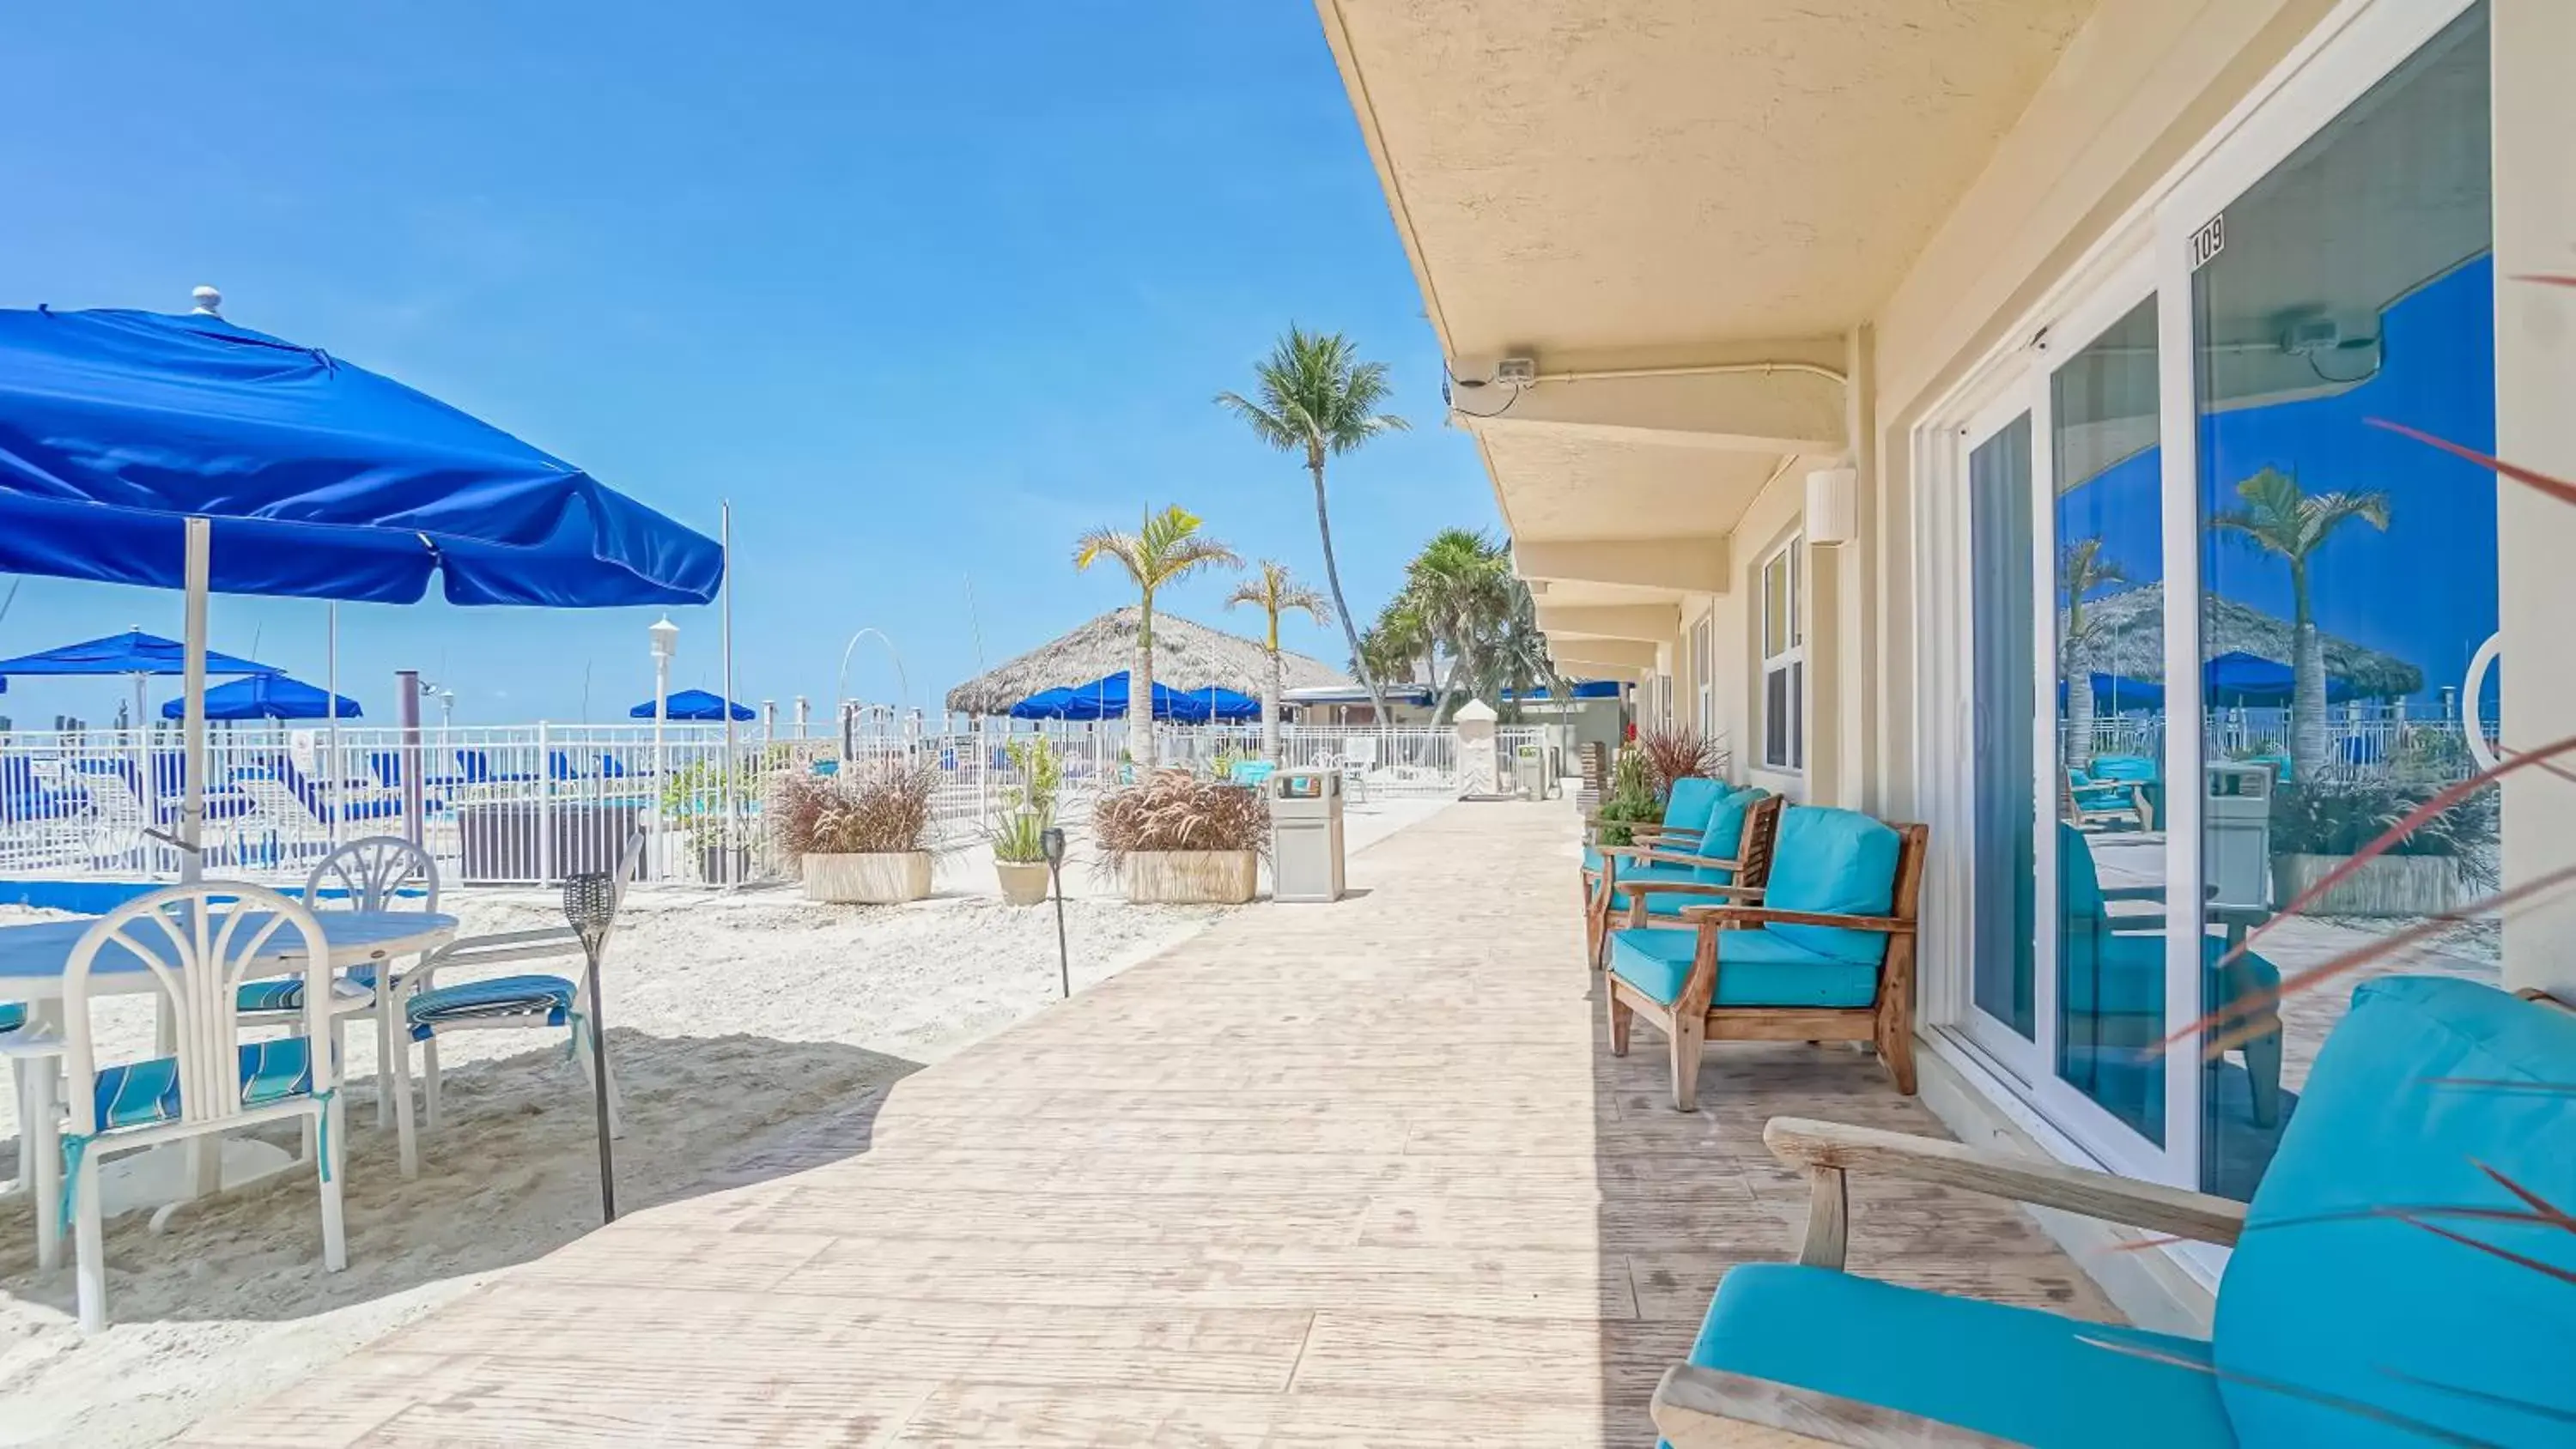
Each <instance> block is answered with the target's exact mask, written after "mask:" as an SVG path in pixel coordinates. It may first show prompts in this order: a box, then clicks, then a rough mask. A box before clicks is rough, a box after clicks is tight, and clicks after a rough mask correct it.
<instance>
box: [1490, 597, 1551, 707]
mask: <svg viewBox="0 0 2576 1449" xmlns="http://www.w3.org/2000/svg"><path fill="white" fill-rule="evenodd" d="M1503 588H1504V594H1505V597H1506V600H1507V602H1506V604H1505V607H1504V609H1503V612H1502V613H1501V615H1500V616H1499V617H1497V618H1496V619H1495V620H1494V621H1493V623H1492V627H1491V629H1490V632H1489V633H1488V635H1487V637H1486V639H1485V641H1484V645H1483V647H1482V649H1481V650H1480V652H1479V655H1478V659H1477V672H1476V687H1475V692H1476V694H1477V695H1478V697H1480V698H1491V699H1502V698H1504V697H1506V695H1507V693H1512V692H1518V691H1523V690H1529V689H1546V690H1548V691H1549V692H1550V695H1551V697H1553V698H1556V699H1564V698H1567V697H1568V696H1567V689H1568V685H1567V682H1566V679H1565V676H1564V675H1563V674H1561V673H1559V672H1558V670H1557V667H1556V660H1555V658H1554V657H1553V656H1551V655H1550V654H1549V653H1548V650H1547V635H1546V633H1545V632H1543V631H1542V630H1540V628H1539V627H1538V599H1537V598H1536V596H1534V595H1532V594H1531V593H1530V587H1529V585H1528V584H1526V583H1523V582H1522V581H1521V580H1520V579H1519V578H1517V577H1510V578H1506V579H1505V580H1504V584H1503ZM1514 715H1515V717H1517V710H1515V711H1514Z"/></svg>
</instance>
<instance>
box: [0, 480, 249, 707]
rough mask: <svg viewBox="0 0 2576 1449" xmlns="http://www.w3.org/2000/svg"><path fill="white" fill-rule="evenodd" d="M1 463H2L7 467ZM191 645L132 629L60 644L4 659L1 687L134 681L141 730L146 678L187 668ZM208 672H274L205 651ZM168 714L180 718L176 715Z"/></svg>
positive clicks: (179, 672)
mask: <svg viewBox="0 0 2576 1449" xmlns="http://www.w3.org/2000/svg"><path fill="white" fill-rule="evenodd" d="M5 466H6V465H5V464H0V467H5ZM187 654H188V646H186V645H185V644H182V643H181V642H179V641H178V640H176V639H164V638H162V637H161V636H160V635H158V634H146V633H144V632H143V631H142V630H140V629H128V630H126V631H125V632H124V633H122V634H110V635H107V636H106V637H105V638H100V639H84V640H82V641H81V642H80V643H78V644H60V645H56V646H55V647H53V648H51V649H45V650H39V651H38V652H36V653H34V654H21V655H19V656H18V657H17V658H15V659H0V687H5V683H6V679H7V676H9V675H12V674H42V675H57V676H93V675H119V676H124V677H126V678H130V679H132V680H133V681H134V727H135V728H136V729H138V730H139V729H141V728H143V681H144V680H146V679H149V678H151V677H152V676H154V675H159V674H185V673H187V672H188V659H187ZM205 672H206V673H208V674H252V675H259V674H275V673H277V672H278V671H277V670H276V669H275V668H274V667H272V666H270V665H266V664H258V663H254V662H253V661H251V660H248V659H236V658H234V657H233V656H231V655H229V654H218V653H216V652H215V651H213V650H211V649H209V650H207V651H206V665H205ZM170 718H173V719H175V718H177V716H176V715H172V716H170Z"/></svg>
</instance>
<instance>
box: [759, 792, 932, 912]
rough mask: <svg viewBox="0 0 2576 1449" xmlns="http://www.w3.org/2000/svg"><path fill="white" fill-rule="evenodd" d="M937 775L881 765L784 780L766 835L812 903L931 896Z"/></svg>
mask: <svg viewBox="0 0 2576 1449" xmlns="http://www.w3.org/2000/svg"><path fill="white" fill-rule="evenodd" d="M938 786H939V773H938V771H937V769H936V768H935V767H933V766H930V765H927V764H912V763H908V762H903V761H893V760H888V761H883V762H879V763H876V764H873V765H870V766H867V767H865V768H849V769H844V770H842V771H841V772H840V773H838V774H834V775H829V776H825V775H786V776H782V777H780V780H779V783H778V785H777V787H776V789H774V790H773V791H772V793H771V807H770V809H769V811H768V817H769V821H770V829H771V832H772V835H773V838H774V839H775V840H776V842H777V845H778V848H779V850H780V851H781V852H782V853H784V854H787V855H790V856H793V857H796V858H797V859H798V860H799V861H800V862H801V864H802V867H803V874H804V877H805V898H806V899H807V900H812V901H833V902H840V903H851V902H855V903H860V904H866V905H894V904H898V903H900V902H903V901H917V900H920V899H921V898H923V897H924V896H927V895H929V894H930V804H931V797H932V794H933V793H934V792H935V791H936V790H937V789H938Z"/></svg>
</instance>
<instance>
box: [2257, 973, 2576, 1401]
mask: <svg viewBox="0 0 2576 1449" xmlns="http://www.w3.org/2000/svg"><path fill="white" fill-rule="evenodd" d="M2571 1083H2576V1017H2570V1016H2568V1015H2566V1014H2565V1013H2562V1012H2559V1011H2557V1010H2554V1009H2552V1008H2550V1007H2547V1006H2542V1005H2538V1004H2535V1003H2532V1002H2527V1001H2521V1000H2517V999H2515V998H2514V997H2513V996H2511V995H2509V994H2507V993H2505V992H2502V991H2499V990H2497V989H2495V988H2494V987H2491V986H2484V985H2480V984H2477V983H2475V982H2470V981H2463V980H2456V979H2449V978H2436V977H2421V976H2397V977H2388V978H2385V979H2382V980H2378V981H2372V982H2367V983H2365V984H2363V985H2362V986H2361V987H2360V989H2358V990H2357V991H2355V992H2354V993H2353V1004H2352V1012H2351V1015H2349V1016H2347V1017H2346V1018H2345V1019H2344V1021H2343V1023H2342V1024H2341V1025H2339V1026H2337V1027H2336V1028H2335V1029H2334V1031H2333V1032H2332V1033H2331V1034H2330V1035H2329V1036H2328V1037H2327V1039H2326V1043H2325V1046H2324V1047H2323V1049H2321V1050H2320V1051H2319V1052H2318V1054H2317V1060H2316V1065H2315V1067H2314V1068H2313V1069H2312V1070H2311V1071H2310V1073H2309V1075H2308V1083H2307V1088H2306V1090H2305V1091H2304V1092H2303V1093H2302V1094H2301V1096H2300V1100H2299V1105H2298V1109H2297V1111H2296V1112H2294V1113H2293V1114H2292V1115H2291V1118H2290V1125H2289V1127H2288V1129H2287V1130H2286V1131H2285V1132H2284V1133H2283V1135H2282V1140H2281V1147H2280V1151H2279V1154H2278V1155H2277V1156H2276V1157H2275V1158H2274V1159H2273V1161H2272V1165H2271V1168H2270V1170H2269V1171H2267V1172H2266V1173H2265V1174H2264V1175H2263V1183H2262V1186H2261V1187H2259V1188H2257V1189H2256V1190H2255V1194H2254V1201H2253V1204H2252V1206H2251V1207H2250V1209H2249V1210H2248V1214H2247V1229H2246V1232H2245V1235H2244V1237H2243V1238H2242V1240H2241V1241H2240V1242H2239V1243H2238V1245H2237V1248H2236V1252H2235V1255H2234V1257H2233V1258H2232V1259H2231V1260H2230V1261H2229V1263H2228V1265H2227V1276H2226V1279H2225V1281H2224V1283H2223V1284H2222V1285H2221V1288H2220V1292H2219V1297H2218V1314H2217V1320H2216V1328H2217V1332H2216V1335H2215V1338H2214V1341H2213V1354H2212V1357H2213V1359H2214V1360H2215V1362H2216V1364H2217V1366H2218V1368H2219V1370H2220V1372H2221V1373H2222V1374H2223V1375H2225V1376H2226V1377H2225V1378H2223V1379H2222V1380H2221V1382H2220V1384H2219V1393H2220V1394H2221V1395H2222V1396H2223V1397H2224V1398H2225V1399H2226V1401H2227V1411H2228V1417H2229V1418H2230V1420H2231V1421H2233V1422H2234V1424H2235V1426H2236V1434H2237V1438H2238V1439H2239V1440H2240V1441H2241V1442H2242V1443H2244V1444H2245V1445H2247V1446H2249V1449H2289V1446H2293V1445H2297V1446H2305V1445H2316V1444H2331V1445H2335V1446H2338V1449H2395V1446H2399V1445H2405V1446H2410V1449H2413V1446H2421V1445H2424V1444H2427V1443H2431V1442H2435V1441H2434V1440H2433V1439H2431V1438H2428V1437H2426V1436H2425V1435H2423V1434H2421V1433H2418V1432H2414V1431H2412V1430H2410V1429H2409V1428H2407V1427H2406V1423H2407V1422H2408V1421H2411V1422H2412V1423H2415V1424H2419V1425H2438V1426H2439V1427H2440V1428H2441V1429H2442V1430H2443V1431H2444V1432H2445V1434H2446V1435H2448V1436H2450V1437H2447V1438H2444V1439H2443V1440H2442V1441H2441V1442H2446V1443H2490V1444H2504V1445H2538V1444H2568V1443H2576V1368H2571V1361H2570V1358H2569V1352H2568V1350H2569V1345H2571V1344H2576V1283H2571V1282H2570V1280H2569V1279H2568V1278H2567V1277H2565V1276H2556V1277H2553V1276H2551V1275H2552V1274H2553V1273H2555V1274H2559V1275H2567V1274H2576V1233H2570V1232H2568V1231H2566V1230H2565V1229H2564V1228H2560V1227H2551V1226H2540V1225H2535V1224H2533V1223H2532V1222H2530V1221H2529V1220H2528V1215H2529V1214H2531V1213H2532V1212H2533V1211H2534V1209H2533V1206H2532V1204H2531V1203H2528V1202H2525V1201H2522V1200H2521V1199H2519V1198H2517V1197H2516V1196H2515V1195H2514V1194H2513V1193H2512V1192H2511V1191H2510V1190H2508V1189H2507V1188H2506V1186H2505V1185H2504V1184H2505V1182H2506V1181H2510V1182H2512V1183H2513V1184H2515V1185H2516V1186H2518V1187H2520V1188H2522V1189H2524V1190H2525V1191H2527V1192H2529V1193H2531V1194H2533V1195H2534V1196H2535V1197H2537V1198H2538V1199H2539V1200H2541V1201H2543V1202H2546V1203H2549V1204H2551V1205H2553V1206H2554V1207H2555V1208H2556V1209H2557V1210H2558V1211H2561V1212H2564V1211H2567V1210H2570V1209H2576V1091H2571V1090H2570V1084H2571ZM2392 1208H2429V1209H2432V1210H2433V1211H2432V1212H2429V1213H2421V1214H2414V1215H2410V1216H2412V1217H2413V1218H2414V1220H2413V1221H2409V1220H2408V1218H2407V1217H2401V1216H2397V1215H2394V1214H2392V1213H2390V1212H2389V1211H2388V1210H2389V1209H2392ZM2445 1210H2449V1211H2445ZM2473 1213H2496V1214H2507V1215H2524V1216H2523V1220H2521V1221H2514V1220H2512V1219H2511V1217H2494V1216H2489V1217H2478V1216H2471V1215H2469V1214H2473ZM2445 1234H2453V1235H2456V1237H2450V1236H2445ZM2461 1239H2466V1240H2468V1241H2466V1242H2463V1241H2460V1240H2461ZM2471 1244H2484V1245H2486V1246H2485V1248H2483V1249H2482V1248H2480V1247H2476V1246H2472V1245H2471ZM2498 1252H2508V1253H2514V1254H2518V1255H2520V1256H2522V1257H2524V1258H2527V1259H2530V1260H2532V1262H2533V1263H2535V1264H2537V1265H2539V1266H2528V1265H2525V1264H2517V1263H2513V1262H2509V1261H2507V1260H2505V1259H2504V1258H2501V1257H2498V1256H2496V1254H2497V1253H2498ZM2269 1386H2290V1387H2291V1388H2294V1389H2295V1390H2296V1391H2295V1392H2285V1391H2284V1390H2283V1388H2281V1387H2269ZM2321 1398H2324V1399H2328V1400H2340V1401H2343V1402H2342V1404H2340V1405H2339V1404H2337V1403H2334V1402H2321V1401H2320V1399H2321ZM2353 1405H2360V1406H2366V1407H2360V1408H2356V1407H2352V1406H2353Z"/></svg>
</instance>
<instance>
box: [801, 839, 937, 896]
mask: <svg viewBox="0 0 2576 1449" xmlns="http://www.w3.org/2000/svg"><path fill="white" fill-rule="evenodd" d="M804 866H805V899H807V900H809V901H831V902H834V903H836V904H843V905H849V904H856V905H869V906H892V905H900V904H902V903H903V902H905V901H917V900H920V899H922V898H923V897H925V896H927V895H929V894H930V852H929V851H926V850H907V851H903V852H900V853H897V854H888V855H809V856H806V857H805V858H804Z"/></svg>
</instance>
